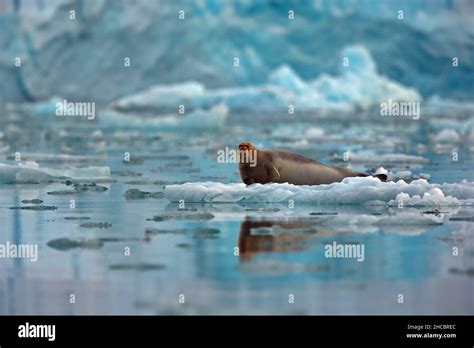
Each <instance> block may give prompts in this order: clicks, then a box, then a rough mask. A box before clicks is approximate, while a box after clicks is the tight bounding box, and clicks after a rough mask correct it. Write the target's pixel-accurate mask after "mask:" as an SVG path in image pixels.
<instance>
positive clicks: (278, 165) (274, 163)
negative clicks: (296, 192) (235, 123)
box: [239, 142, 387, 185]
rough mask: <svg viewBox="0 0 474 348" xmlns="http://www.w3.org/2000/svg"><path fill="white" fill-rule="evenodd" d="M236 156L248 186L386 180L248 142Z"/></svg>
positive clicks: (242, 144) (241, 173) (378, 175)
mask: <svg viewBox="0 0 474 348" xmlns="http://www.w3.org/2000/svg"><path fill="white" fill-rule="evenodd" d="M249 154H250V156H249ZM255 154H256V158H254V160H253V161H248V158H252V155H253V156H255ZM239 155H240V157H239V171H240V177H241V178H242V181H243V182H244V183H245V184H247V185H251V184H254V183H259V184H268V183H290V184H293V185H322V184H331V183H334V182H340V181H342V179H344V178H347V177H355V176H373V177H376V178H378V179H380V180H381V181H384V182H385V181H387V175H385V174H368V173H359V172H354V171H352V170H350V169H348V168H341V167H330V166H327V165H325V164H322V163H319V162H318V161H315V160H313V159H311V158H308V157H305V156H302V155H299V154H297V153H293V152H288V151H278V150H261V149H257V148H256V147H255V146H253V145H252V144H251V143H249V142H243V143H240V145H239Z"/></svg>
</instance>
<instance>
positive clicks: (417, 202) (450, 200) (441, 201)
mask: <svg viewBox="0 0 474 348" xmlns="http://www.w3.org/2000/svg"><path fill="white" fill-rule="evenodd" d="M388 205H390V206H403V207H418V206H435V207H437V206H453V205H459V201H458V200H457V198H454V197H451V196H448V197H445V196H444V193H443V191H441V189H439V188H437V187H434V188H432V189H431V190H429V191H428V192H425V193H423V196H421V195H413V196H412V197H410V195H409V194H408V193H404V192H401V193H399V194H398V195H397V197H395V199H394V200H391V201H389V202H388Z"/></svg>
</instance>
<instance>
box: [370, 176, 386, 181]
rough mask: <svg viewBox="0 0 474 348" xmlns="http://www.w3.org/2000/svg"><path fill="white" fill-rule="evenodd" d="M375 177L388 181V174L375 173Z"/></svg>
mask: <svg viewBox="0 0 474 348" xmlns="http://www.w3.org/2000/svg"><path fill="white" fill-rule="evenodd" d="M372 176H373V177H374V178H377V179H380V181H383V182H387V179H388V177H387V174H374V175H372Z"/></svg>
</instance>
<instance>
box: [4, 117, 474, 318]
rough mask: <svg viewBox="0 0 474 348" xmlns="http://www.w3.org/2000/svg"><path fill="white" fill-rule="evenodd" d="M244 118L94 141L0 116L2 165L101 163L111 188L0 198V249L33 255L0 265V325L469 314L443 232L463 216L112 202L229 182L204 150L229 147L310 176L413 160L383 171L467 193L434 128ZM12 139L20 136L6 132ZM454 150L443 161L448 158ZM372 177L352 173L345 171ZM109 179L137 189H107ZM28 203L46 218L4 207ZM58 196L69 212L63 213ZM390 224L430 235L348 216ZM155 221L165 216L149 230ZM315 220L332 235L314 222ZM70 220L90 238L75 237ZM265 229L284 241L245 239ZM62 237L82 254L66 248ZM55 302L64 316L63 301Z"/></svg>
mask: <svg viewBox="0 0 474 348" xmlns="http://www.w3.org/2000/svg"><path fill="white" fill-rule="evenodd" d="M258 116H259V115H235V114H232V115H230V120H231V121H230V122H229V124H228V126H227V127H225V128H224V129H222V130H220V131H214V132H201V133H199V132H189V131H188V132H186V133H184V132H180V131H177V132H167V133H164V132H159V131H158V130H150V131H148V132H143V131H141V132H138V133H137V132H135V131H133V130H129V129H121V130H120V131H121V132H122V133H121V134H117V133H116V132H117V131H118V130H113V131H110V130H105V129H104V130H102V131H101V132H100V133H96V134H95V135H94V134H93V132H94V131H98V130H101V125H100V123H95V122H94V123H93V122H76V121H72V122H67V123H62V124H61V123H58V122H56V123H54V124H49V123H48V122H44V120H42V121H41V122H39V121H38V120H37V119H36V118H33V117H30V116H29V115H22V116H21V117H22V118H21V121H19V119H20V118H19V116H17V115H14V114H12V115H9V116H8V117H5V118H4V119H3V120H2V121H1V124H2V129H4V132H5V134H6V135H7V136H6V138H5V139H4V140H3V143H4V144H8V145H9V146H10V148H9V150H8V152H7V153H5V154H4V155H2V160H1V161H2V162H3V163H13V161H12V160H7V159H6V157H7V156H8V155H10V154H11V153H14V152H15V151H20V152H36V153H74V154H83V155H84V154H86V155H98V154H99V155H101V156H104V160H100V161H97V160H93V161H91V163H73V164H72V165H74V166H82V165H85V164H93V165H101V166H104V165H106V166H109V167H110V168H111V170H112V177H113V178H114V179H115V180H116V181H115V182H112V183H106V184H102V183H98V185H101V186H104V187H106V188H107V190H106V191H103V192H90V191H87V192H81V193H76V194H73V195H54V194H48V192H52V191H59V190H66V189H69V188H70V187H69V186H67V185H66V184H65V183H64V182H59V183H52V184H42V185H3V186H0V221H1V223H0V227H1V231H2V232H1V240H0V242H2V243H4V242H6V241H10V242H15V243H17V244H19V243H35V244H37V245H38V253H39V256H38V257H39V258H38V261H37V262H31V261H29V260H28V259H1V260H0V274H1V276H0V314H234V313H241V314H243V313H252V314H266V313H271V314H473V313H474V295H473V294H474V292H473V290H474V288H473V285H474V278H473V269H474V236H473V233H472V231H473V227H474V225H473V224H474V222H472V220H471V221H469V219H464V220H463V221H455V220H450V219H452V218H455V217H473V216H474V210H473V207H472V205H466V204H464V205H462V206H461V207H454V208H453V207H449V208H439V211H434V210H433V209H432V208H428V207H420V208H401V210H400V209H399V208H387V207H384V206H382V207H367V206H333V205H299V206H296V207H295V208H290V207H288V206H286V205H285V204H265V203H260V204H238V203H233V204H185V206H184V207H180V206H179V205H178V204H173V203H170V202H169V201H168V200H166V198H164V197H161V196H157V198H142V199H126V198H125V197H124V193H125V192H126V191H127V190H129V189H140V190H142V191H147V192H163V190H164V186H165V185H166V184H171V183H180V182H189V181H192V182H197V181H217V182H224V183H232V182H238V181H239V180H240V179H239V176H238V173H237V166H236V164H220V163H217V162H216V151H217V150H218V149H221V148H225V147H226V146H228V147H231V148H235V147H236V145H237V144H238V143H239V142H241V141H244V140H247V141H252V142H254V143H255V144H256V145H257V146H262V147H265V148H266V147H271V148H281V149H287V150H291V151H295V152H299V153H302V154H304V155H307V156H310V157H313V158H316V159H319V160H320V161H322V162H325V163H332V162H331V159H332V158H333V155H334V154H342V153H343V152H345V151H348V150H350V151H352V152H355V153H357V152H358V153H364V151H365V153H373V156H377V155H378V154H384V153H404V154H412V155H418V156H422V157H424V158H427V159H429V160H430V164H428V165H411V164H406V163H392V164H390V165H384V166H385V168H388V169H389V170H391V171H393V172H396V171H401V170H410V171H412V173H413V174H419V173H428V174H430V176H431V182H433V183H443V182H454V183H456V182H460V181H461V180H462V179H467V180H468V181H474V178H473V177H472V167H473V154H472V152H470V149H469V148H468V147H466V146H463V145H462V144H461V145H460V144H455V145H452V144H451V145H449V146H448V150H447V151H444V150H439V149H436V148H435V147H434V145H433V143H432V141H431V140H430V139H431V138H430V136H431V135H432V134H434V133H436V130H435V129H434V125H435V123H436V122H437V120H438V119H440V118H442V117H445V115H442V116H441V115H434V116H431V117H428V118H425V119H423V118H422V119H421V120H420V121H414V120H395V121H393V122H385V121H384V122H380V120H379V119H378V118H376V116H373V115H371V114H370V113H359V114H354V115H350V118H348V117H349V116H348V115H340V116H337V115H334V117H332V116H330V117H326V118H323V117H320V118H318V117H314V118H311V117H310V116H309V119H308V118H306V119H301V120H300V119H298V120H291V121H288V119H285V116H280V117H279V118H278V117H275V119H268V118H267V119H262V121H261V122H260V121H257V120H258V118H257V117H258ZM455 116H456V115H454V116H453V115H449V117H451V118H452V119H454V120H458V122H459V124H462V123H463V122H464V121H465V118H463V116H459V117H457V118H456V117H455ZM248 120H252V122H249V121H248ZM99 122H100V117H99ZM14 127H18V129H20V131H18V132H17V133H15V132H14V131H12V130H14ZM309 127H319V128H321V129H323V130H324V132H325V134H326V140H321V139H319V140H318V139H313V140H311V139H309V140H308V138H306V139H307V140H306V142H301V141H299V140H301V139H305V138H304V136H303V135H302V134H304V132H305V130H307V129H308V128H309ZM15 134H18V135H15ZM329 135H330V136H329ZM390 139H393V142H390V141H388V140H390ZM389 143H390V144H392V145H390V146H389V145H388V144H389ZM420 145H424V146H420ZM454 148H456V149H457V151H458V152H459V158H460V160H459V161H458V162H453V161H452V158H451V152H452V150H453V149H454ZM371 151H372V152H371ZM124 152H129V153H130V154H131V158H132V163H134V164H126V163H124V162H123V160H122V159H123V154H124ZM163 156H165V157H163ZM140 159H142V160H143V161H141V160H140ZM333 164H334V163H333ZM40 165H41V166H45V167H60V166H63V165H64V163H55V162H45V161H42V162H41V161H40ZM338 165H340V163H339V164H338ZM380 165H382V164H380ZM378 166H379V165H376V166H375V167H374V166H373V164H372V163H370V164H365V163H355V164H353V165H352V167H353V168H354V169H357V170H374V169H376V168H377V167H378ZM121 171H122V172H123V171H127V172H133V173H139V174H140V176H138V174H135V175H137V176H131V175H130V173H128V176H121V175H120V174H124V173H120V172H121ZM36 198H39V199H41V200H43V201H44V203H43V205H52V206H56V207H57V209H56V210H52V211H28V210H18V209H9V208H10V207H17V206H22V205H23V203H22V202H21V201H22V200H24V199H36ZM71 199H74V200H75V204H76V205H75V208H70V200H71ZM401 211H403V212H401ZM406 211H408V212H412V213H414V214H419V215H423V214H425V215H426V214H435V215H436V214H437V215H439V216H440V218H441V222H440V223H438V224H430V225H419V224H416V225H415V224H413V225H410V224H409V223H408V224H405V225H401V226H376V227H374V226H367V225H357V224H356V225H354V224H353V223H351V218H352V217H354V216H357V215H364V214H365V215H372V216H382V217H383V216H400V219H403V217H404V216H405V215H403V214H404V212H406ZM197 212H200V213H210V214H212V215H209V216H208V217H207V219H206V220H183V219H182V215H183V214H186V213H197ZM164 213H166V214H168V215H167V217H168V219H165V220H163V221H154V220H153V217H154V216H160V215H161V214H164ZM327 216H329V217H330V216H337V217H338V218H340V220H342V221H344V219H347V223H342V224H341V223H340V222H339V223H338V224H337V225H336V224H335V225H331V224H330V223H329V224H328V223H323V220H322V218H323V217H327ZM66 217H67V218H68V219H66ZM70 217H74V218H76V220H71V219H69V218H70ZM77 218H83V219H82V220H80V219H79V220H77ZM84 218H88V219H84ZM85 223H103V225H92V226H90V225H86V226H80V225H81V224H85ZM105 223H106V224H107V225H104V224H105ZM108 224H110V225H111V226H109V225H108ZM94 226H96V227H94ZM272 226H273V228H274V229H276V230H277V231H278V228H283V229H284V230H285V229H286V231H284V233H280V234H279V233H276V234H275V235H271V234H268V233H263V234H255V233H253V232H252V229H255V228H258V227H267V228H272ZM280 231H281V230H280ZM58 239H63V240H62V241H61V242H57V240H58ZM64 239H65V240H64ZM78 240H81V241H82V242H83V244H81V245H77V244H74V241H76V243H77V241H78ZM54 241H56V242H55V243H54ZM84 241H87V243H84ZM334 241H335V242H337V243H352V244H354V243H355V244H358V245H364V247H365V258H364V261H363V262H358V261H357V260H355V259H353V258H340V259H337V258H333V259H331V258H327V257H325V245H326V244H331V243H332V242H334ZM236 247H238V253H236V249H235V248H236ZM453 247H458V248H459V255H457V256H454V255H453ZM128 248H129V249H128ZM128 251H129V253H128ZM71 294H74V295H75V303H70V295H71ZM400 294H401V295H403V303H399V299H400V298H399V295H400ZM180 295H184V303H181V302H183V301H182V300H183V297H180ZM180 299H181V302H180ZM290 299H294V303H292V301H291V300H290Z"/></svg>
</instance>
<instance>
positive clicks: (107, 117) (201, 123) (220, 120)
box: [99, 104, 228, 131]
mask: <svg viewBox="0 0 474 348" xmlns="http://www.w3.org/2000/svg"><path fill="white" fill-rule="evenodd" d="M227 114H228V108H227V106H225V105H223V104H218V105H215V106H213V107H212V108H211V109H209V110H202V109H197V110H194V111H192V112H190V113H189V114H186V115H168V116H156V117H138V116H136V115H129V114H121V113H118V112H114V111H110V110H109V111H107V112H104V113H102V114H100V115H99V120H100V121H101V122H102V123H103V124H105V126H106V127H110V128H114V129H117V128H127V129H140V130H162V131H177V130H182V129H187V130H191V129H197V130H199V129H219V128H222V127H223V126H224V124H225V120H226V119H227Z"/></svg>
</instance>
